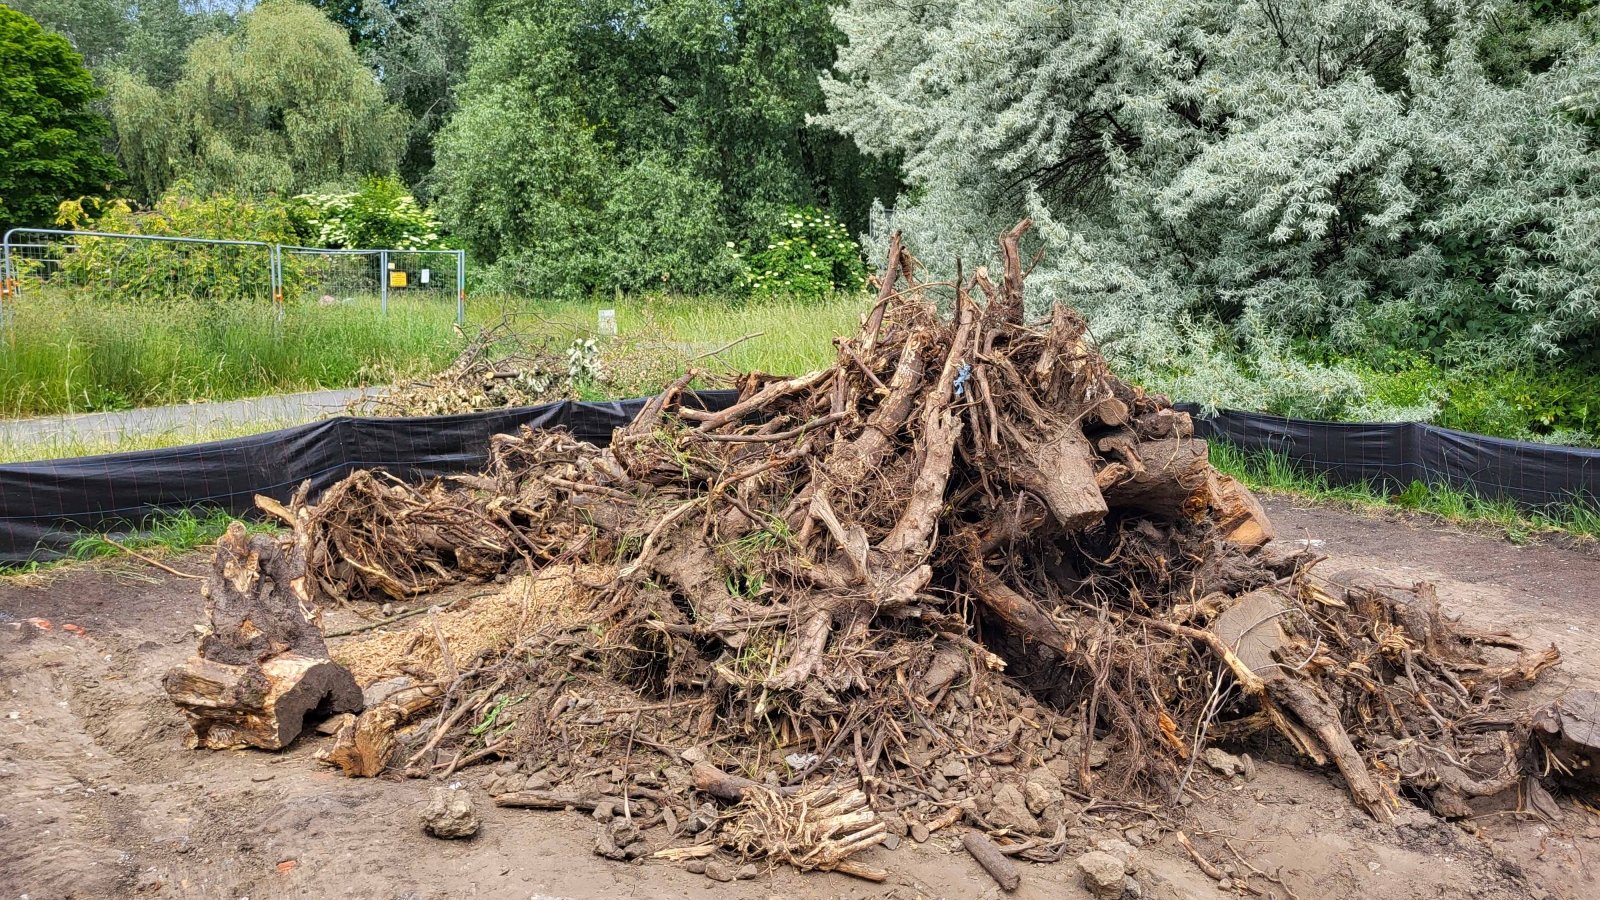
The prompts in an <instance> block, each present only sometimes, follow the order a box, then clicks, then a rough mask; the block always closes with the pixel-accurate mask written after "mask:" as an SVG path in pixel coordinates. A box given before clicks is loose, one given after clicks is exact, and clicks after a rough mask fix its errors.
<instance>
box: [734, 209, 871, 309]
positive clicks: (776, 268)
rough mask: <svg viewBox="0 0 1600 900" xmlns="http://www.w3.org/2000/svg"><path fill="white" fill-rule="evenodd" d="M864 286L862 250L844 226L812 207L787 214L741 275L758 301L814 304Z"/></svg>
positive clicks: (792, 210) (751, 258)
mask: <svg viewBox="0 0 1600 900" xmlns="http://www.w3.org/2000/svg"><path fill="white" fill-rule="evenodd" d="M865 282H866V266H865V264H864V263H863V262H862V259H861V248H860V247H858V246H857V245H856V243H855V242H854V241H852V240H851V239H850V233H849V232H848V231H846V230H845V227H844V224H843V223H841V222H839V221H838V220H836V219H834V218H832V217H830V216H828V215H827V214H826V213H824V212H822V211H821V210H819V209H816V208H815V207H801V208H795V209H791V210H790V211H789V213H788V215H787V216H785V217H784V219H783V221H782V223H781V224H780V227H779V229H778V230H777V231H775V232H773V234H772V235H771V236H770V237H769V238H768V239H767V245H766V248H765V249H762V250H757V251H756V252H755V253H752V254H751V255H750V260H749V263H748V264H747V267H746V270H745V284H746V285H747V286H748V287H749V289H750V292H751V293H753V294H756V295H758V296H760V295H789V296H793V297H813V298H816V297H823V296H826V295H828V294H830V293H832V292H834V291H858V290H860V289H861V288H862V286H863V285H864V284H865Z"/></svg>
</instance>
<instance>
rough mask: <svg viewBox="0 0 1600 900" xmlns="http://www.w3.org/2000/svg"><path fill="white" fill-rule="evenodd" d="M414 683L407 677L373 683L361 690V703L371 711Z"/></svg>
mask: <svg viewBox="0 0 1600 900" xmlns="http://www.w3.org/2000/svg"><path fill="white" fill-rule="evenodd" d="M414 683H415V681H414V680H413V679H412V678H411V676H409V675H397V676H395V677H394V678H384V679H382V680H379V681H374V682H373V683H371V684H369V685H367V686H366V687H364V688H362V689H361V702H362V703H363V704H365V706H366V708H367V709H371V708H372V707H374V706H377V705H378V704H379V703H382V702H383V701H385V700H387V699H389V698H390V697H393V696H394V695H395V694H396V693H397V692H399V691H402V690H404V689H406V688H408V687H411V685H412V684H414Z"/></svg>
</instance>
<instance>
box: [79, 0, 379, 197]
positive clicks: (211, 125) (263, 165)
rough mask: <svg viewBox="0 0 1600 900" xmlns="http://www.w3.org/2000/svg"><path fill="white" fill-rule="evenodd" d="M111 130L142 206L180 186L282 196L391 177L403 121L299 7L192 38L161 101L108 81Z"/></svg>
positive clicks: (123, 80) (319, 22) (318, 18)
mask: <svg viewBox="0 0 1600 900" xmlns="http://www.w3.org/2000/svg"><path fill="white" fill-rule="evenodd" d="M110 94H111V122H112V126H113V129H114V131H115V135H116V139H117V141H118V143H119V146H120V150H121V153H122V157H123V160H124V162H125V164H126V165H127V166H128V170H129V174H130V176H131V177H132V179H133V183H134V185H135V187H136V188H137V189H138V191H139V193H140V194H141V195H142V197H144V198H146V199H150V198H153V197H156V196H159V195H160V194H161V193H162V192H163V191H164V190H165V189H166V188H167V186H169V185H171V184H173V183H175V182H176V181H177V180H179V179H183V180H186V181H189V182H190V183H191V184H192V185H193V186H194V188H196V189H198V190H200V191H202V192H204V191H212V190H225V191H244V192H247V193H256V194H264V193H277V194H281V195H288V194H294V193H299V192H303V191H306V190H309V189H312V188H316V187H320V186H323V185H329V184H345V183H351V182H354V181H356V180H357V179H359V178H361V177H362V176H365V175H370V174H384V173H387V172H390V171H392V170H393V168H394V165H395V162H396V159H397V157H398V155H399V150H400V147H401V145H402V141H403V139H404V134H405V117H404V114H403V113H401V112H400V111H399V110H398V109H396V108H394V107H393V106H392V105H390V104H389V103H387V102H386V101H385V99H384V95H383V89H382V87H381V86H379V84H378V83H377V81H376V80H375V79H374V77H373V74H372V72H371V71H369V70H368V69H367V68H366V66H364V65H363V64H362V62H361V60H360V58H358V57H357V56H356V53H355V51H354V50H352V49H351V48H350V45H349V42H348V40H347V39H346V37H345V35H344V33H343V32H341V31H340V30H339V29H338V28H337V27H336V26H335V25H334V24H333V23H331V22H329V21H328V20H327V19H326V18H324V17H323V16H322V14H321V13H319V12H317V11H316V10H315V9H313V8H311V7H310V6H307V5H305V4H303V3H300V2H296V0H266V2H264V3H262V4H260V5H259V6H257V7H256V8H255V9H254V10H253V11H251V12H250V13H249V14H248V15H247V16H245V17H244V20H243V22H242V27H241V28H240V29H238V30H237V31H236V32H234V33H231V34H214V35H209V36H206V37H204V38H201V39H200V40H199V41H197V42H196V43H195V44H194V45H193V47H191V48H190V51H189V55H188V58H187V59H186V61H185V62H184V65H183V70H182V73H181V75H180V76H179V77H178V80H177V81H176V83H175V84H173V86H172V87H171V89H170V90H161V89H159V88H157V87H155V86H154V85H151V84H150V83H149V82H147V81H145V80H144V79H142V78H140V77H139V76H137V75H134V74H131V73H126V74H121V75H118V76H117V77H116V78H114V79H113V81H112V84H111V88H110Z"/></svg>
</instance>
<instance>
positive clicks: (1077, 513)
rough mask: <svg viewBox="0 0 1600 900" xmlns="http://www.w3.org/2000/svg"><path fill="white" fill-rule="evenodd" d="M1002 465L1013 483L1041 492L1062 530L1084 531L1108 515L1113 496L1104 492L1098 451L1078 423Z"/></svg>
mask: <svg viewBox="0 0 1600 900" xmlns="http://www.w3.org/2000/svg"><path fill="white" fill-rule="evenodd" d="M1002 464H1004V465H1005V467H1006V471H1007V475H1008V476H1009V477H1010V478H1011V480H1012V481H1013V482H1015V483H1016V484H1017V485H1018V486H1019V487H1023V488H1026V489H1028V490H1030V491H1032V492H1033V493H1035V494H1037V495H1039V498H1040V499H1041V500H1043V501H1044V503H1045V506H1046V507H1048V508H1049V510H1050V515H1051V516H1052V517H1053V518H1054V519H1055V520H1056V523H1057V524H1058V525H1059V526H1060V527H1061V528H1062V530H1064V531H1082V530H1083V529H1085V528H1088V527H1089V526H1091V525H1093V524H1095V523H1096V522H1099V521H1100V520H1101V519H1102V518H1104V517H1105V514H1106V512H1107V503H1108V500H1109V498H1108V497H1105V496H1102V495H1101V493H1100V483H1099V481H1098V480H1097V478H1096V476H1095V466H1094V451H1093V450H1092V448H1091V447H1090V446H1089V439H1088V438H1086V437H1084V436H1083V432H1082V431H1080V430H1079V429H1078V426H1077V425H1076V424H1073V423H1065V424H1063V425H1061V426H1060V427H1059V428H1058V429H1056V430H1055V431H1054V432H1053V433H1052V434H1050V435H1049V436H1048V437H1047V438H1046V439H1045V440H1044V441H1042V442H1040V443H1039V444H1037V445H1034V446H1031V447H1029V448H1028V449H1027V451H1026V454H1025V457H1024V458H1022V459H1018V460H1004V461H1002Z"/></svg>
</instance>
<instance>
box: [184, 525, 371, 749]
mask: <svg viewBox="0 0 1600 900" xmlns="http://www.w3.org/2000/svg"><path fill="white" fill-rule="evenodd" d="M304 575H305V553H304V549H303V548H302V547H300V546H299V545H298V544H290V545H288V550H287V552H286V551H285V546H284V545H282V544H280V543H279V542H278V541H277V540H275V539H273V538H271V537H269V536H266V535H251V534H249V533H247V532H246V531H245V529H244V526H243V525H242V524H240V523H238V522H235V523H234V524H233V525H231V526H229V528H228V533H227V534H226V535H224V536H223V538H222V540H221V541H219V542H218V543H217V552H216V555H215V556H214V557H213V558H212V561H211V574H210V576H209V577H208V578H207V579H206V582H205V585H204V586H203V587H202V588H201V593H202V594H203V595H204V596H205V598H206V622H205V625H204V626H203V636H202V637H201V638H200V645H199V647H198V648H197V649H196V651H195V655H194V656H191V657H189V658H188V659H187V660H185V661H184V662H183V664H181V665H179V666H177V667H175V668H173V669H172V670H171V671H169V672H168V673H167V674H166V677H165V678H164V679H163V680H162V684H163V686H164V687H165V688H166V689H167V694H168V696H170V697H171V698H172V701H173V702H174V703H176V704H177V705H178V708H179V709H181V710H183V713H184V715H185V716H186V717H187V718H188V720H189V727H190V728H191V729H193V733H192V734H191V735H190V737H189V740H188V744H189V746H190V747H208V748H210V749H213V750H222V749H228V748H234V747H246V746H248V747H260V748H262V749H265V750H278V749H281V748H283V747H285V746H287V745H288V744H289V743H290V742H291V741H293V740H294V739H295V738H296V737H297V736H298V735H299V734H300V731H301V729H302V728H303V727H304V726H305V724H306V718H307V717H308V716H309V715H312V714H317V715H319V716H326V715H332V714H335V713H342V712H357V711H359V710H360V709H361V688H360V687H359V686H357V685H356V682H355V678H354V677H352V676H351V674H350V671H349V670H348V669H346V668H345V667H343V666H341V665H339V664H338V663H335V662H334V661H333V660H332V659H330V658H329V657H328V645H327V643H326V642H325V641H324V640H323V637H322V631H321V630H320V629H319V628H318V627H317V622H316V619H317V614H316V611H315V610H314V608H313V607H312V605H311V603H310V601H309V599H308V598H307V597H306V594H305V580H304Z"/></svg>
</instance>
